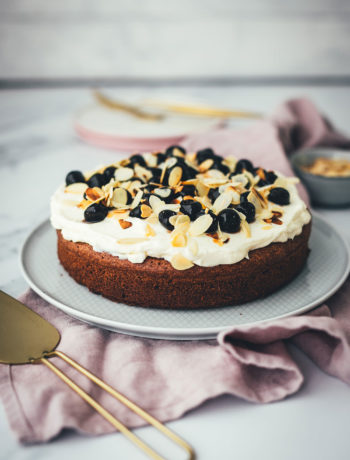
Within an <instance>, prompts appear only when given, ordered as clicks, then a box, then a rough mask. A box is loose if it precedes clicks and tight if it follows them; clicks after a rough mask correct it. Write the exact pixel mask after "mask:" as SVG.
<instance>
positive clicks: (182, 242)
mask: <svg viewBox="0 0 350 460" xmlns="http://www.w3.org/2000/svg"><path fill="white" fill-rule="evenodd" d="M186 244H187V238H186V235H184V234H183V233H177V234H176V235H174V237H173V238H172V240H171V245H172V246H174V247H176V248H184V247H185V246H186Z"/></svg>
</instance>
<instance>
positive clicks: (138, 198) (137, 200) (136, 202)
mask: <svg viewBox="0 0 350 460" xmlns="http://www.w3.org/2000/svg"><path fill="white" fill-rule="evenodd" d="M142 195H143V192H142V190H139V191H138V192H137V193H136V196H135V198H134V199H133V201H132V203H131V208H132V209H134V208H136V206H138V205H139V204H140V202H141V198H142Z"/></svg>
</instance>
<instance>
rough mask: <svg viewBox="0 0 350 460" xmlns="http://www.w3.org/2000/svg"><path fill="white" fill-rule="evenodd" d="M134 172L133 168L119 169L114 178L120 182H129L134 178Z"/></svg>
mask: <svg viewBox="0 0 350 460" xmlns="http://www.w3.org/2000/svg"><path fill="white" fill-rule="evenodd" d="M133 175H134V170H133V169H131V168H119V169H117V170H116V171H115V173H114V178H115V180H116V181H118V182H122V181H126V180H129V179H131V178H132V177H133Z"/></svg>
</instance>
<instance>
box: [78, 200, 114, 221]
mask: <svg viewBox="0 0 350 460" xmlns="http://www.w3.org/2000/svg"><path fill="white" fill-rule="evenodd" d="M107 214H108V208H107V206H104V205H103V204H102V203H93V204H91V205H90V206H89V207H88V208H86V209H85V211H84V218H85V220H86V222H91V223H93V222H101V220H104V218H105V217H106V216H107Z"/></svg>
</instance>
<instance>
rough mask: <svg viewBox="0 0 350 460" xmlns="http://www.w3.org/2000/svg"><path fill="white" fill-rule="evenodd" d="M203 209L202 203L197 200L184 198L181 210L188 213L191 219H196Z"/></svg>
mask: <svg viewBox="0 0 350 460" xmlns="http://www.w3.org/2000/svg"><path fill="white" fill-rule="evenodd" d="M201 210H202V205H201V204H200V203H199V202H198V201H195V200H182V201H181V205H180V211H181V212H182V213H183V214H187V215H188V216H189V218H190V219H191V220H195V218H196V215H197V214H198V213H199V212H200V211H201Z"/></svg>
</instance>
